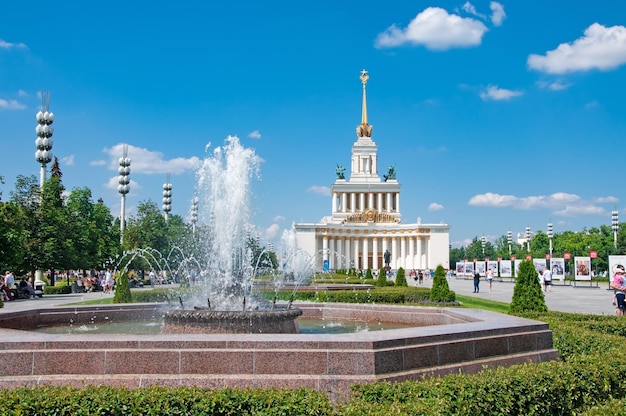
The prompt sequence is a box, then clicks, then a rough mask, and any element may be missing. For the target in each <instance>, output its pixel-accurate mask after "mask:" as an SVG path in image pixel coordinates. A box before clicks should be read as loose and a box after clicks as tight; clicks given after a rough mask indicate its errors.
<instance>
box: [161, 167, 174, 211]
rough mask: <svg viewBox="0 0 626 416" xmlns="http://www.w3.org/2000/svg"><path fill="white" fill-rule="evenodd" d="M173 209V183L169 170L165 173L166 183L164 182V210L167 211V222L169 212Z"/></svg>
mask: <svg viewBox="0 0 626 416" xmlns="http://www.w3.org/2000/svg"><path fill="white" fill-rule="evenodd" d="M171 210H172V184H171V183H170V174H169V172H168V173H166V174H165V183H164V184H163V212H165V221H166V222H167V220H168V217H169V213H170V211H171Z"/></svg>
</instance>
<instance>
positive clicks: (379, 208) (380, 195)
mask: <svg viewBox="0 0 626 416" xmlns="http://www.w3.org/2000/svg"><path fill="white" fill-rule="evenodd" d="M376 199H377V200H378V202H376V211H378V212H383V193H382V192H378V193H377V194H376Z"/></svg>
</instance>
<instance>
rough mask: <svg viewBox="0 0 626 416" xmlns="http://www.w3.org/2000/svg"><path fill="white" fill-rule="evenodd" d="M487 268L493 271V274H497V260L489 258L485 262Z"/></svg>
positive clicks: (495, 275)
mask: <svg viewBox="0 0 626 416" xmlns="http://www.w3.org/2000/svg"><path fill="white" fill-rule="evenodd" d="M487 270H491V271H492V272H493V276H494V277H497V276H498V261H497V260H489V261H488V262H487Z"/></svg>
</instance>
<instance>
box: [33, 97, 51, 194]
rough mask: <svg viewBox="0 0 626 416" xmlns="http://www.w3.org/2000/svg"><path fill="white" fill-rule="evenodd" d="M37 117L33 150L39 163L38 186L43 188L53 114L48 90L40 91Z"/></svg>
mask: <svg viewBox="0 0 626 416" xmlns="http://www.w3.org/2000/svg"><path fill="white" fill-rule="evenodd" d="M36 118H37V128H35V132H37V139H36V140H35V145H36V146H37V151H36V152H35V160H36V161H37V162H39V163H41V170H40V171H39V187H40V188H41V189H43V183H44V182H45V181H46V164H48V163H49V162H50V161H51V160H52V144H53V143H52V134H53V133H54V128H53V127H52V123H53V122H54V114H53V113H52V112H50V92H48V91H42V92H41V110H39V112H38V113H37V115H36Z"/></svg>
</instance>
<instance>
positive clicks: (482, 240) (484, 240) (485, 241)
mask: <svg viewBox="0 0 626 416" xmlns="http://www.w3.org/2000/svg"><path fill="white" fill-rule="evenodd" d="M480 244H481V245H482V246H483V258H485V246H486V245H487V237H485V236H484V235H483V236H482V237H480Z"/></svg>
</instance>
